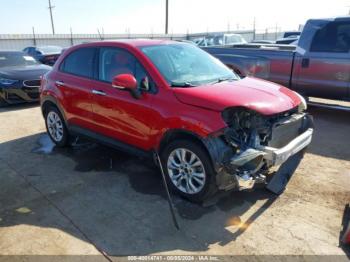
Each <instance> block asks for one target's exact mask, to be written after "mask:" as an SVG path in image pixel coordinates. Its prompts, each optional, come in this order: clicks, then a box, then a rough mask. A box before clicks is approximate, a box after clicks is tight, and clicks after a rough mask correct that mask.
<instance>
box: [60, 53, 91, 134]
mask: <svg viewBox="0 0 350 262" xmlns="http://www.w3.org/2000/svg"><path fill="white" fill-rule="evenodd" d="M96 51H97V49H95V48H90V47H87V48H80V49H77V50H75V51H72V52H71V53H70V54H69V55H68V56H67V57H66V58H65V59H64V60H63V61H62V63H61V64H60V67H59V70H58V72H57V74H56V75H55V85H56V87H57V89H59V93H60V95H61V96H62V99H61V103H63V104H64V108H65V110H66V116H67V118H68V122H69V124H70V125H75V126H79V127H85V128H89V129H92V128H93V124H92V122H93V121H92V105H91V95H92V90H93V84H92V81H91V80H92V79H93V78H94V77H95V67H96V64H95V58H96Z"/></svg>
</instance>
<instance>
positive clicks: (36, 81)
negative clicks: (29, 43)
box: [0, 51, 51, 106]
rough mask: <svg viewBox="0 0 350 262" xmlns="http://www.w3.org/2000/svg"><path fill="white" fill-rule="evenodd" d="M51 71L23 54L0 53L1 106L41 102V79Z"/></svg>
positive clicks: (15, 52)
mask: <svg viewBox="0 0 350 262" xmlns="http://www.w3.org/2000/svg"><path fill="white" fill-rule="evenodd" d="M50 70H51V67H50V66H48V65H43V64H41V63H39V62H37V61H36V60H35V59H34V58H33V57H31V56H28V55H27V54H25V53H23V52H17V51H6V52H1V51H0V106H5V105H8V104H17V103H23V102H36V101H39V87H40V77H41V76H42V75H44V74H45V73H47V72H48V71H50Z"/></svg>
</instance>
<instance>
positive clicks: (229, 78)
mask: <svg viewBox="0 0 350 262" xmlns="http://www.w3.org/2000/svg"><path fill="white" fill-rule="evenodd" d="M230 80H235V78H234V77H231V76H230V77H220V78H218V79H216V80H215V81H213V82H210V83H209V84H210V85H214V84H217V83H221V82H225V81H230Z"/></svg>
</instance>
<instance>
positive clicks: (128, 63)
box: [99, 47, 153, 90]
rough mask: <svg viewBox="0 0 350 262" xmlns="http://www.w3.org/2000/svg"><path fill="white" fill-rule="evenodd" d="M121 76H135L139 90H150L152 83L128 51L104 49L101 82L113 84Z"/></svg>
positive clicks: (100, 71)
mask: <svg viewBox="0 0 350 262" xmlns="http://www.w3.org/2000/svg"><path fill="white" fill-rule="evenodd" d="M120 74H131V75H133V76H134V77H135V78H136V80H137V83H138V88H140V89H144V90H149V89H150V88H151V86H153V84H152V83H150V78H149V76H148V74H147V73H146V71H145V69H144V68H143V67H142V65H141V64H140V63H139V62H138V61H137V59H136V58H135V57H134V56H133V55H132V54H130V53H129V52H127V51H124V50H122V49H119V48H113V47H103V48H101V49H100V56H99V80H101V81H105V82H109V83H111V82H112V80H113V78H114V77H115V76H117V75H120Z"/></svg>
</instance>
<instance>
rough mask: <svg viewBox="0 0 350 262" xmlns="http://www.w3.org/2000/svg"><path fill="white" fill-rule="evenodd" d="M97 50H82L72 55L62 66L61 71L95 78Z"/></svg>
mask: <svg viewBox="0 0 350 262" xmlns="http://www.w3.org/2000/svg"><path fill="white" fill-rule="evenodd" d="M95 50H96V49H95V48H81V49H78V50H76V51H73V52H72V53H70V54H69V55H68V56H67V57H66V58H65V59H64V61H63V62H62V64H61V65H60V71H62V72H65V73H68V74H72V75H77V76H83V77H87V78H93V77H94V58H95Z"/></svg>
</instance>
